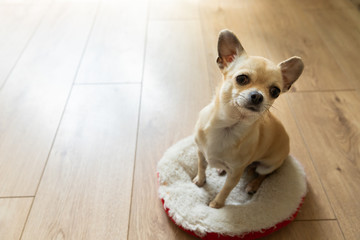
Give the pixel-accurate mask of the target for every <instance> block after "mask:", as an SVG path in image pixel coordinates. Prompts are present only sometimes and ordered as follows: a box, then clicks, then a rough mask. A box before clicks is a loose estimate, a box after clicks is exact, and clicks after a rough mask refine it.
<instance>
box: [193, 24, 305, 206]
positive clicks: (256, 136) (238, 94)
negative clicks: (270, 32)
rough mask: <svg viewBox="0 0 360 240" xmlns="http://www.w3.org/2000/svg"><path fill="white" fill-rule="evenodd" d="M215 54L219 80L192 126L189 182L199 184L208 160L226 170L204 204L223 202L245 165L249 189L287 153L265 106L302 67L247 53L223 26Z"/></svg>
mask: <svg viewBox="0 0 360 240" xmlns="http://www.w3.org/2000/svg"><path fill="white" fill-rule="evenodd" d="M218 55H219V56H218V58H217V63H218V66H219V68H220V70H221V72H222V75H223V81H222V83H221V85H220V87H219V88H218V90H217V93H216V96H215V97H214V99H213V100H212V101H211V103H210V104H209V105H207V106H206V107H205V108H204V109H202V110H201V112H200V114H199V119H198V121H197V124H196V127H195V131H196V133H195V142H196V144H197V146H198V172H197V176H196V177H195V178H194V179H193V182H194V183H195V184H196V185H197V186H199V187H201V186H203V185H204V184H205V182H206V174H205V170H206V167H207V165H208V164H209V165H210V166H211V167H214V168H218V169H222V170H224V171H225V172H226V174H227V178H226V182H225V185H224V186H223V188H222V189H221V191H220V192H219V193H218V194H217V195H216V197H215V199H213V200H212V201H211V202H210V204H209V206H210V207H212V208H221V207H223V206H224V204H225V201H226V198H227V197H228V195H229V194H230V192H231V191H232V189H233V188H234V187H235V186H236V185H237V184H238V182H239V180H240V178H241V176H242V174H243V173H244V170H245V168H246V167H247V166H249V165H251V166H254V167H253V169H254V171H255V172H256V178H255V179H253V180H252V181H250V183H248V184H247V186H246V189H245V191H246V192H247V193H249V194H254V193H255V192H256V191H257V190H258V188H259V187H260V185H261V183H262V181H263V180H264V179H265V177H266V176H267V175H269V174H270V173H272V172H273V171H274V170H276V169H277V168H279V167H280V166H281V165H282V163H283V162H284V160H285V159H286V157H287V156H288V155H289V149H290V147H289V137H288V134H287V133H286V131H285V129H284V127H283V125H282V124H281V123H280V122H279V120H277V119H276V118H275V117H274V116H273V115H272V114H271V112H270V111H269V108H270V107H271V106H272V104H273V102H274V101H275V99H276V98H277V97H278V96H279V95H280V94H281V93H284V92H286V91H288V90H289V89H290V87H291V85H292V84H293V83H294V82H295V81H296V80H297V79H298V78H299V76H300V75H301V73H302V71H303V68H304V64H303V62H302V60H301V58H299V57H291V58H289V59H287V60H285V61H283V62H281V63H280V64H278V65H276V64H274V63H273V62H271V61H270V60H268V59H266V58H263V57H254V56H248V55H247V54H246V52H245V51H244V48H243V47H242V46H241V44H240V41H239V40H238V38H237V37H236V36H235V35H234V33H232V32H231V31H229V30H223V31H221V32H220V34H219V39H218Z"/></svg>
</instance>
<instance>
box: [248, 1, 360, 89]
mask: <svg viewBox="0 0 360 240" xmlns="http://www.w3.org/2000/svg"><path fill="white" fill-rule="evenodd" d="M257 2H259V1H255V2H253V4H251V5H250V6H249V7H252V8H255V9H256V13H257V14H255V18H256V19H257V21H258V23H259V25H260V27H261V32H262V33H263V39H264V41H265V42H266V44H267V46H268V49H269V51H270V55H271V59H273V60H274V61H275V62H280V61H283V60H285V59H287V58H289V57H291V56H294V55H295V56H300V57H302V58H303V61H304V63H305V70H304V72H303V74H302V79H303V80H304V81H299V82H297V83H295V84H294V87H293V88H292V91H296V90H297V91H304V90H305V91H314V90H341V89H351V88H354V85H353V83H352V82H351V81H349V80H347V79H344V78H343V76H344V73H343V71H342V69H341V68H340V67H339V65H338V64H337V62H336V61H335V56H336V55H334V54H333V53H332V52H331V51H329V49H327V48H326V45H325V43H324V42H323V40H322V38H321V37H320V36H319V34H318V30H317V29H316V28H315V26H314V25H313V24H312V23H311V21H310V20H309V17H308V16H307V15H306V14H305V13H304V11H299V10H298V9H296V8H294V7H292V6H291V5H290V6H289V5H284V6H282V7H281V8H274V7H271V6H270V5H269V4H267V5H266V4H256V3H257ZM284 19H287V20H286V21H284Z"/></svg>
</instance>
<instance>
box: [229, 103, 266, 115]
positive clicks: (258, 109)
mask: <svg viewBox="0 0 360 240" xmlns="http://www.w3.org/2000/svg"><path fill="white" fill-rule="evenodd" d="M235 105H236V107H237V108H240V109H244V108H245V109H247V110H250V111H251V112H254V113H255V112H256V113H258V112H261V106H259V105H253V104H249V103H248V104H246V105H245V106H244V105H243V106H242V105H240V104H239V103H238V102H235Z"/></svg>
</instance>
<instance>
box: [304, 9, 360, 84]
mask: <svg viewBox="0 0 360 240" xmlns="http://www.w3.org/2000/svg"><path fill="white" fill-rule="evenodd" d="M308 16H309V18H310V19H312V20H313V21H312V24H313V25H314V26H315V27H316V29H317V31H318V32H319V33H320V36H321V37H322V38H323V41H324V43H325V44H326V46H327V47H328V49H329V50H330V51H331V52H332V53H333V55H334V59H335V60H336V61H337V63H338V64H339V65H340V66H341V68H342V70H343V73H344V74H343V76H342V77H341V78H340V80H341V81H344V82H345V81H349V80H350V81H352V83H353V85H354V86H355V87H356V88H357V89H360V81H359V79H360V68H359V62H360V55H359V51H360V16H359V12H358V11H356V10H327V11H310V12H309V13H308Z"/></svg>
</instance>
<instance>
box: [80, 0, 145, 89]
mask: <svg viewBox="0 0 360 240" xmlns="http://www.w3.org/2000/svg"><path fill="white" fill-rule="evenodd" d="M147 2H148V1H147V0H139V1H117V2H116V1H114V2H112V1H110V2H106V1H104V2H102V4H101V6H100V10H99V14H98V17H97V20H96V24H95V26H94V30H93V32H92V35H91V37H90V40H89V44H88V47H87V49H86V52H85V55H84V59H83V61H82V63H81V66H80V70H79V75H78V78H77V80H76V82H78V83H106V82H108V83H109V82H140V81H141V78H142V70H143V56H144V42H145V33H146V20H147V8H148V7H147V4H148V3H147Z"/></svg>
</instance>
